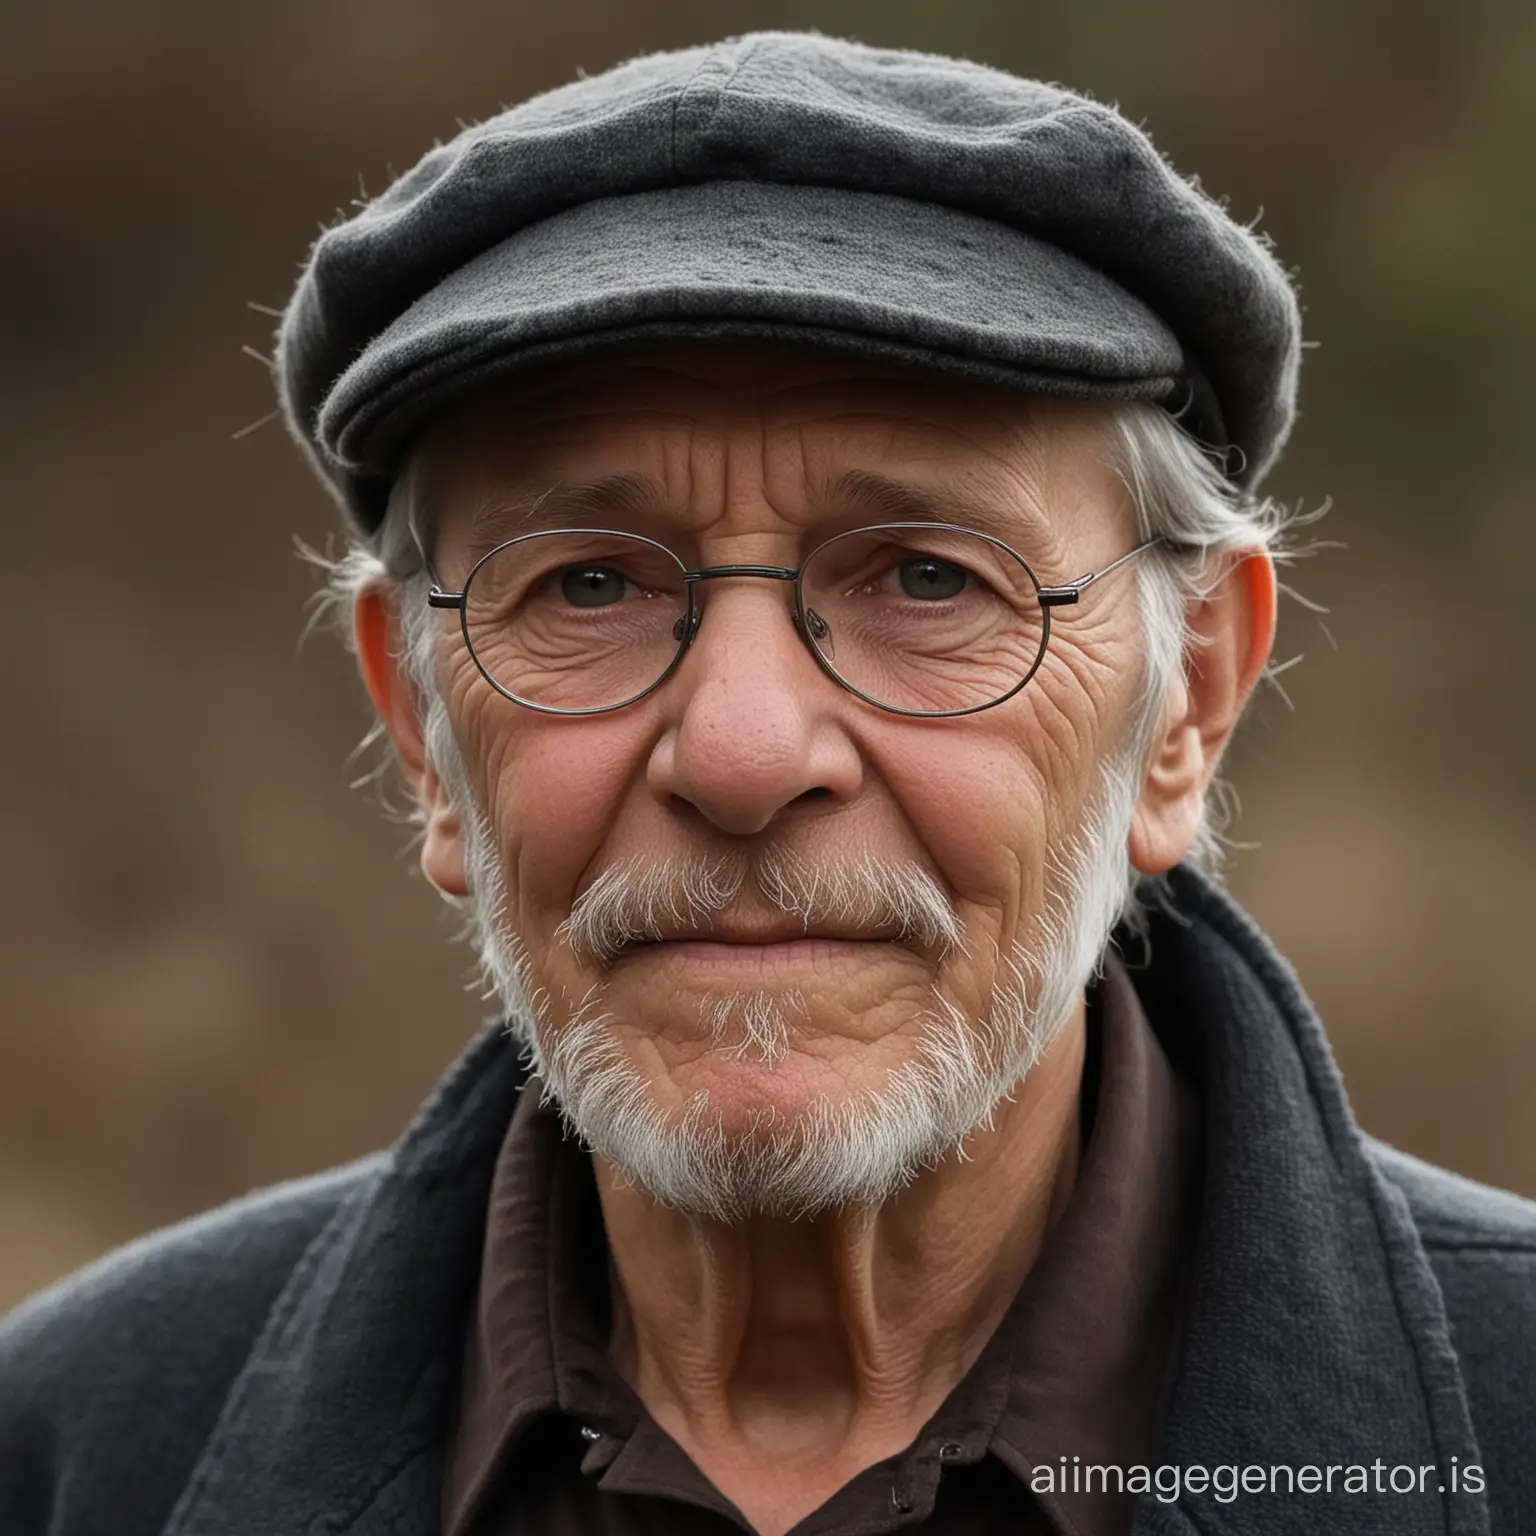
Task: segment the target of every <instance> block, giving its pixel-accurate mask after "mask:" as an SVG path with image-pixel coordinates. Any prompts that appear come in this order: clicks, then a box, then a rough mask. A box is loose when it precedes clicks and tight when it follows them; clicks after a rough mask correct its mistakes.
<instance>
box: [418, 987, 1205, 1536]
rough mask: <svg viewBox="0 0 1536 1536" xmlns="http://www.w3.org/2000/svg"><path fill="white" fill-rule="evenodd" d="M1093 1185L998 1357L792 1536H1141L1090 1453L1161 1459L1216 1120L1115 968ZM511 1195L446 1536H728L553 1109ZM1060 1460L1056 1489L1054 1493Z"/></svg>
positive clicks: (1016, 1306) (532, 1100)
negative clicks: (646, 1395)
mask: <svg viewBox="0 0 1536 1536" xmlns="http://www.w3.org/2000/svg"><path fill="white" fill-rule="evenodd" d="M1089 1031H1090V1035H1089V1038H1090V1051H1089V1069H1088V1071H1087V1072H1086V1073H1085V1080H1084V1109H1085V1112H1086V1113H1085V1125H1088V1126H1090V1129H1089V1131H1088V1133H1087V1136H1086V1144H1085V1147H1084V1152H1083V1157H1082V1161H1081V1165H1080V1167H1079V1170H1078V1177H1077V1183H1076V1185H1075V1187H1074V1188H1073V1191H1072V1194H1071V1197H1070V1199H1069V1200H1068V1203H1067V1206H1066V1209H1065V1210H1064V1211H1063V1212H1062V1215H1061V1217H1060V1219H1059V1220H1058V1221H1057V1223H1056V1225H1055V1226H1054V1227H1053V1228H1052V1229H1051V1231H1050V1233H1049V1235H1048V1236H1047V1239H1046V1243H1045V1246H1044V1248H1043V1250H1042V1252H1041V1255H1040V1258H1039V1259H1038V1261H1037V1262H1036V1264H1035V1267H1034V1268H1033V1269H1032V1270H1031V1271H1030V1274H1029V1276H1028V1277H1027V1279H1026V1280H1025V1282H1024V1284H1023V1285H1022V1287H1021V1288H1020V1290H1019V1293H1018V1295H1017V1297H1016V1298H1015V1299H1014V1302H1013V1304H1012V1306H1011V1307H1010V1308H1009V1310H1008V1312H1007V1313H1006V1314H1005V1316H1004V1318H1003V1321H1002V1322H1001V1323H1000V1324H999V1325H998V1328H997V1330H996V1332H995V1333H994V1334H993V1336H992V1338H991V1339H990V1340H989V1341H988V1342H987V1344H986V1346H985V1347H984V1349H983V1350H982V1353H981V1355H980V1356H979V1357H978V1358H977V1360H976V1363H975V1364H974V1365H973V1366H972V1367H971V1369H970V1371H969V1372H967V1374H966V1375H965V1377H964V1378H963V1379H962V1380H961V1381H960V1383H959V1384H958V1385H957V1386H956V1387H955V1389H954V1391H953V1392H951V1393H950V1395H949V1397H948V1398H947V1399H946V1400H945V1401H944V1403H943V1404H942V1405H941V1406H940V1408H939V1409H938V1411H937V1412H936V1413H935V1414H934V1416H933V1418H932V1419H931V1420H930V1421H929V1423H928V1424H927V1425H926V1427H925V1428H924V1429H923V1431H922V1433H921V1434H919V1435H918V1437H917V1439H916V1440H914V1441H913V1443H912V1444H911V1445H910V1446H909V1447H908V1448H907V1449H906V1450H905V1451H903V1452H902V1453H901V1454H900V1455H899V1456H895V1457H891V1458H889V1459H887V1460H885V1461H881V1462H878V1463H876V1464H875V1465H874V1466H871V1467H868V1468H866V1469H865V1470H864V1471H863V1472H861V1473H859V1474H858V1476H856V1477H855V1478H853V1479H852V1480H851V1481H850V1482H849V1483H847V1484H846V1485H845V1486H844V1487H843V1488H841V1489H840V1490H839V1491H838V1492H837V1493H836V1494H834V1495H833V1496H832V1498H830V1499H829V1500H827V1502H826V1503H825V1504H823V1505H822V1506H821V1508H819V1509H817V1510H816V1511H814V1512H813V1513H812V1514H810V1515H808V1516H806V1518H805V1519H804V1520H802V1521H801V1522H800V1523H799V1524H798V1525H796V1526H795V1527H794V1531H793V1533H792V1536H834V1533H835V1536H851V1533H855V1532H857V1533H862V1536H877V1533H880V1532H885V1531H897V1530H904V1531H906V1530H910V1531H914V1532H922V1533H924V1536H948V1533H956V1536H958V1533H961V1532H964V1533H965V1536H981V1533H987V1532H997V1533H998V1536H1002V1533H1004V1532H1007V1533H1010V1536H1021V1533H1023V1536H1029V1533H1056V1536H1125V1533H1126V1532H1127V1531H1128V1530H1129V1529H1130V1525H1131V1520H1132V1516H1133V1513H1134V1506H1135V1500H1134V1497H1133V1496H1132V1495H1128V1494H1120V1493H1116V1492H1114V1491H1113V1485H1112V1484H1111V1487H1110V1490H1109V1491H1106V1490H1105V1488H1104V1479H1103V1477H1102V1476H1101V1477H1100V1478H1098V1479H1097V1480H1096V1481H1095V1483H1094V1486H1093V1489H1092V1491H1087V1490H1086V1489H1085V1488H1084V1482H1085V1478H1084V1476H1083V1473H1084V1469H1086V1468H1087V1467H1088V1466H1089V1465H1097V1466H1118V1467H1122V1468H1124V1469H1126V1471H1127V1472H1128V1471H1129V1469H1130V1468H1131V1467H1132V1466H1135V1465H1146V1464H1150V1463H1152V1462H1153V1461H1155V1459H1156V1449H1157V1442H1158V1434H1159V1428H1160V1423H1161V1417H1162V1403H1163V1394H1164V1387H1165V1384H1166V1381H1167V1379H1168V1376H1169V1373H1170V1368H1171V1364H1172V1353H1173V1350H1174V1348H1175V1347H1176V1338H1177V1332H1178V1317H1179V1310H1180V1305H1179V1303H1180V1292H1181V1288H1182V1279H1183V1274H1184V1268H1185V1262H1184V1261H1185V1258H1186V1255H1187V1254H1188V1251H1189V1248H1190V1245H1191V1242H1192V1238H1193V1226H1194V1220H1195V1211H1196V1204H1197V1189H1196V1179H1197V1174H1198V1166H1199V1157H1198V1147H1197V1136H1198V1119H1199V1117H1198V1111H1197V1106H1196V1103H1195V1099H1194V1095H1193V1092H1192V1090H1191V1089H1190V1088H1189V1086H1188V1085H1187V1084H1186V1083H1185V1082H1184V1081H1183V1080H1182V1079H1181V1078H1180V1077H1179V1076H1178V1075H1177V1074H1176V1073H1175V1072H1174V1070H1173V1068H1172V1067H1171V1065H1170V1064H1169V1061H1168V1058H1167V1057H1166V1055H1165V1054H1164V1052H1163V1049H1162V1046H1161V1045H1160V1044H1159V1043H1158V1040H1157V1038H1156V1036H1155V1035H1154V1034H1153V1032H1152V1029H1151V1026H1150V1025H1149V1024H1148V1022H1147V1019H1146V1015H1145V1014H1144V1013H1143V1011H1142V1008H1141V1004H1140V1003H1139V1002H1138V1001H1137V998H1136V994H1135V992H1134V990H1133V989H1132V987H1131V984H1130V981H1129V978H1128V977H1127V976H1126V974H1125V971H1124V969H1123V968H1122V967H1121V966H1120V964H1119V962H1118V961H1117V960H1114V959H1113V958H1112V959H1111V960H1110V962H1109V964H1108V967H1107V969H1106V973H1105V976H1104V979H1103V981H1102V982H1101V983H1100V984H1099V985H1098V986H1097V987H1096V988H1095V989H1094V991H1093V993H1092V994H1091V996H1090V1008H1089ZM539 1098H540V1094H539V1088H538V1085H537V1082H536V1081H535V1084H534V1085H533V1086H532V1087H531V1088H530V1089H528V1090H526V1091H525V1092H524V1093H523V1096H522V1099H521V1102H520V1103H519V1105H518V1108H517V1110H516V1112H515V1113H514V1115H513V1117H512V1121H511V1124H510V1126H509V1128H508V1131H507V1136H506V1140H505V1143H504V1144H503V1147H502V1151H501V1154H500V1158H499V1161H498V1163H497V1167H496V1173H495V1178H494V1182H493V1184H492V1188H491V1196H490V1206H489V1213H488V1221H487V1227H486V1235H485V1252H484V1258H483V1261H482V1267H481V1275H480V1285H479V1292H478V1295H477V1297H476V1300H475V1304H474V1308H473V1311H472V1313H471V1319H470V1324H469V1329H468V1338H467V1340H466V1350H465V1368H464V1378H463V1383H462V1387H461V1396H460V1410H459V1415H458V1418H457V1421H456V1423H455V1426H454V1428H453V1430H452V1433H451V1435H450V1437H449V1442H448V1447H447V1457H446V1462H445V1477H444V1489H443V1494H444V1497H443V1526H444V1536H513V1533H514V1532H516V1533H517V1536H544V1533H549V1536H567V1533H569V1536H575V1533H578V1532H579V1533H582V1536H663V1533H665V1536H728V1533H732V1532H739V1531H742V1530H750V1529H751V1527H750V1526H748V1525H747V1523H746V1521H745V1520H744V1519H743V1518H742V1516H741V1514H740V1513H739V1511H737V1509H736V1508H735V1506H734V1505H733V1504H732V1503H731V1502H730V1501H729V1500H728V1499H726V1498H725V1497H724V1496H723V1495H722V1494H721V1493H720V1492H719V1491H718V1490H717V1489H716V1488H715V1487H714V1486H713V1485H712V1484H711V1483H710V1481H709V1480H708V1478H706V1477H705V1476H704V1474H703V1473H702V1472H700V1471H699V1469H698V1468H697V1467H696V1466H695V1465H694V1464H693V1462H692V1461H691V1460H690V1459H689V1457H688V1456H687V1455H686V1453H685V1452H684V1451H683V1450H682V1449H681V1447H680V1446H678V1445H677V1443H676V1442H675V1441H674V1440H672V1438H671V1437H670V1436H669V1435H667V1434H666V1433H665V1432H664V1431H663V1430H662V1429H660V1428H659V1427H658V1426H657V1424H656V1423H655V1421H654V1420H653V1419H652V1418H651V1416H650V1414H649V1413H648V1412H647V1411H646V1408H645V1405H644V1404H643V1403H642V1402H641V1401H640V1400H639V1399H638V1397H636V1395H635V1394H634V1392H633V1391H632V1390H631V1389H630V1388H629V1386H628V1385H627V1384H626V1383H625V1382H624V1381H623V1380H622V1379H621V1378H620V1377H619V1375H618V1373H617V1372H616V1371H615V1370H614V1368H613V1366H612V1364H611V1363H610V1361H609V1358H608V1348H607V1339H608V1271H609V1266H608V1256H607V1248H606V1243H605V1240H604V1235H603V1224H602V1214H601V1210H600V1208H599V1205H598V1199H597V1190H596V1186H595V1184H594V1182H593V1177H592V1168H591V1163H590V1160H589V1158H588V1155H587V1154H586V1153H585V1152H584V1151H583V1150H582V1149H581V1148H580V1147H579V1146H578V1145H577V1144H576V1143H575V1142H573V1141H572V1140H570V1139H569V1138H567V1137H566V1136H565V1135H564V1134H563V1131H562V1128H561V1124H560V1120H559V1116H558V1115H557V1113H556V1112H555V1111H554V1109H552V1108H550V1107H548V1106H542V1105H541V1104H540V1103H539ZM1047 1468H1049V1469H1050V1471H1051V1474H1052V1478H1051V1480H1052V1483H1053V1484H1054V1487H1053V1489H1052V1490H1051V1491H1041V1490H1042V1489H1043V1485H1044V1482H1045V1472H1046V1469H1047Z"/></svg>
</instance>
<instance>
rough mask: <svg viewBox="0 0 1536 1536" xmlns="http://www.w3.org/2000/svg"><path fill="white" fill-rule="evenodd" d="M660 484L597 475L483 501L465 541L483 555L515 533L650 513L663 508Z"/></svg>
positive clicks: (647, 479) (627, 476)
mask: <svg viewBox="0 0 1536 1536" xmlns="http://www.w3.org/2000/svg"><path fill="white" fill-rule="evenodd" d="M663 501H664V498H663V496H662V492H661V487H660V486H659V485H658V484H657V483H656V482H655V481H654V480H652V479H651V477H650V476H649V475H639V474H613V475H598V476H596V477H595V478H593V479H591V480H560V481H557V482H556V483H555V484H554V485H551V486H548V487H546V488H545V489H544V490H542V491H532V492H528V493H526V494H524V495H521V496H514V497H510V498H503V497H496V498H490V499H487V500H486V501H485V502H483V503H482V504H481V506H480V507H479V508H478V509H477V511H476V512H475V515H474V517H473V518H472V519H471V521H470V525H469V543H470V547H471V549H473V550H474V551H476V552H477V553H484V552H485V551H486V550H489V549H492V548H494V547H495V546H496V545H498V544H504V543H505V542H506V541H507V540H508V539H515V538H516V537H518V535H519V534H524V533H541V532H543V531H544V530H545V529H549V528H573V527H580V526H582V525H583V524H586V523H590V522H594V521H598V520H602V519H609V518H613V517H615V516H618V517H621V518H624V517H630V518H640V517H654V516H656V515H657V514H658V513H659V512H660V511H661V510H662V508H663Z"/></svg>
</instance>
